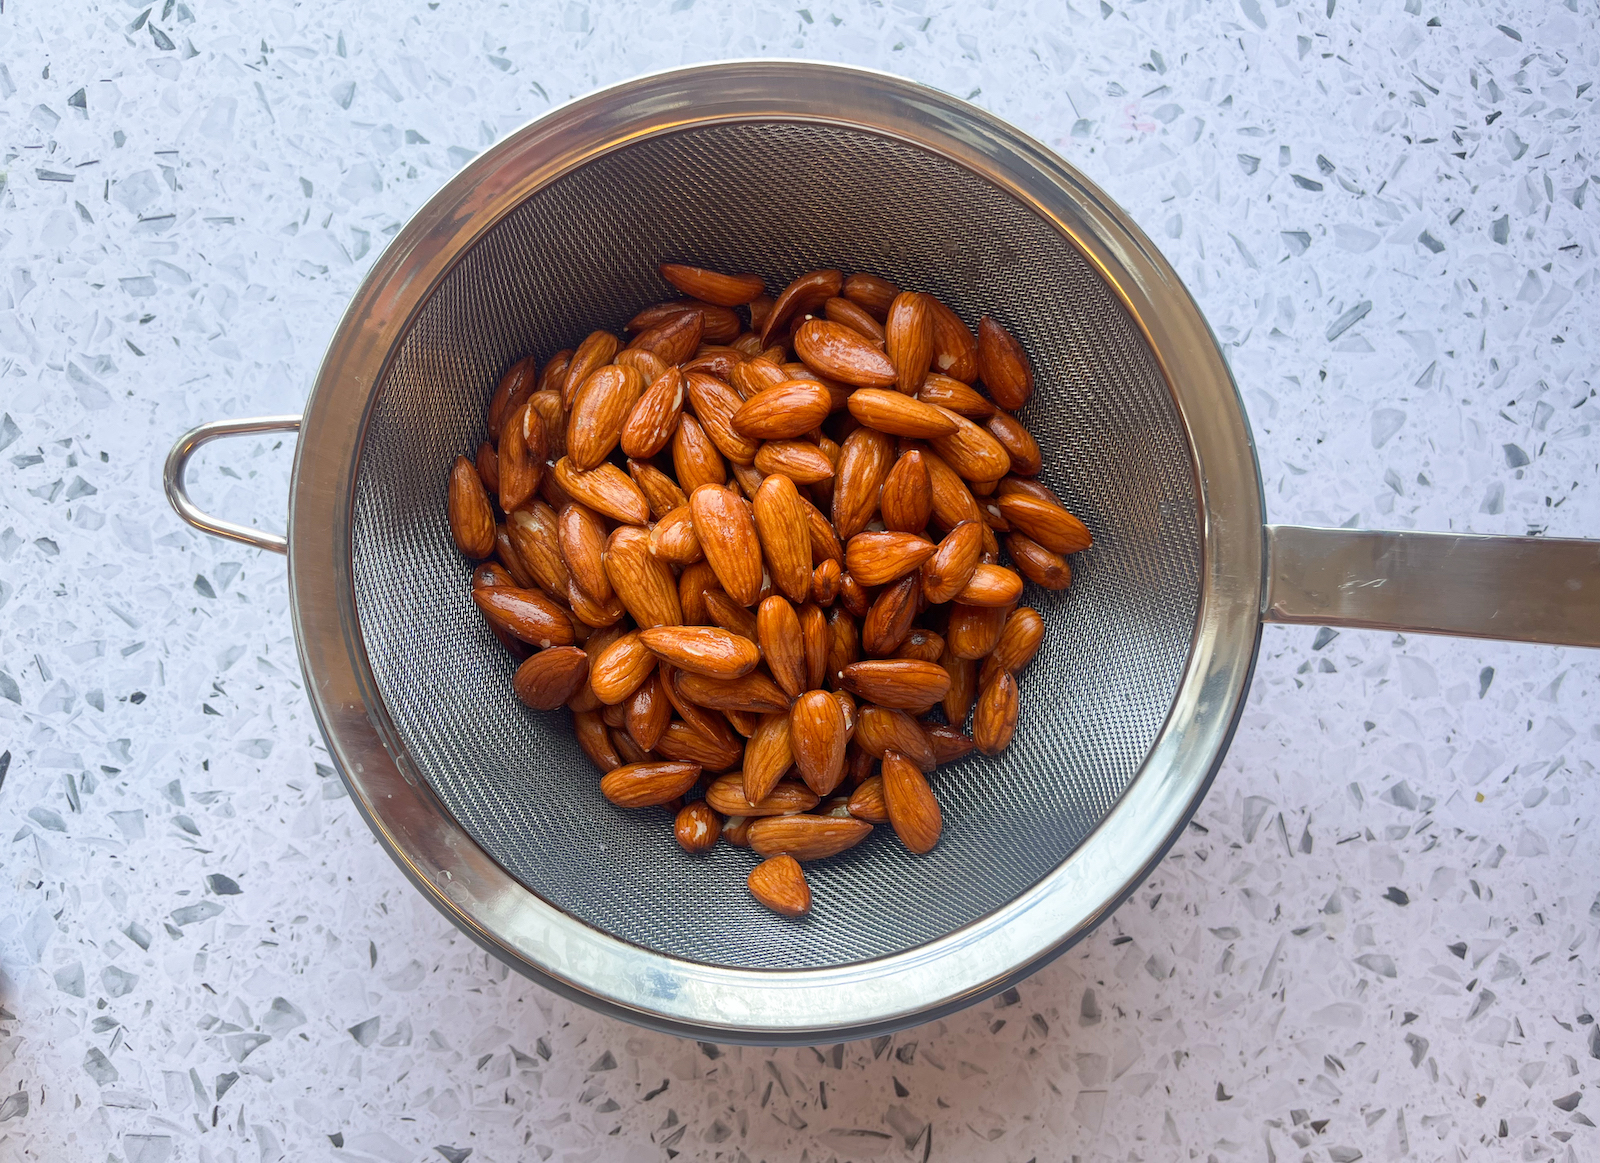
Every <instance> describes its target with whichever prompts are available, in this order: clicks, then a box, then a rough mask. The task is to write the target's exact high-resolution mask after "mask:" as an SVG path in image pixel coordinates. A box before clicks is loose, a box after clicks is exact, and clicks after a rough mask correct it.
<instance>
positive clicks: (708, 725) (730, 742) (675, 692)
mask: <svg viewBox="0 0 1600 1163" xmlns="http://www.w3.org/2000/svg"><path fill="white" fill-rule="evenodd" d="M658 670H659V672H660V674H661V685H662V687H663V688H664V689H665V690H666V692H667V701H668V702H670V703H671V704H672V709H673V710H675V711H677V712H678V717H679V718H681V719H682V720H683V721H684V723H685V724H687V725H688V726H689V727H690V728H692V729H693V730H694V731H695V732H696V733H697V734H698V735H702V736H704V737H705V738H706V739H708V740H710V741H711V743H712V744H713V745H714V746H716V747H718V748H723V747H726V748H727V749H728V750H729V752H730V753H731V752H732V751H734V750H735V749H737V751H738V753H739V754H740V755H742V754H743V753H744V744H743V743H742V742H741V741H740V740H739V739H738V738H737V737H736V736H735V735H734V732H733V729H732V728H730V727H729V725H728V718H727V716H726V715H724V714H722V713H721V712H720V711H716V710H714V709H712V708H710V707H703V706H701V705H700V704H699V703H696V702H694V701H692V700H691V699H689V698H687V697H685V695H684V693H683V691H682V690H680V689H679V684H680V683H682V682H683V680H684V679H685V678H687V677H688V676H687V675H685V674H682V673H681V672H680V671H679V670H678V668H677V667H675V666H673V665H672V663H670V662H666V661H662V663H661V664H660V666H659V668H658ZM657 746H658V747H659V746H660V745H659V744H657Z"/></svg>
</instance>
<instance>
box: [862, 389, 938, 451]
mask: <svg viewBox="0 0 1600 1163" xmlns="http://www.w3.org/2000/svg"><path fill="white" fill-rule="evenodd" d="M846 406H847V407H848V408H849V409H850V415H852V416H854V417H855V418H856V419H857V420H859V421H860V422H861V423H863V424H865V425H866V426H867V427H868V428H876V429H877V430H878V431H879V432H887V433H889V434H890V435H891V436H910V437H913V438H915V439H918V440H926V439H931V438H932V437H935V436H951V435H954V433H955V432H956V431H957V430H958V429H959V428H960V426H961V425H960V423H959V420H960V417H959V416H958V414H956V413H952V412H950V411H949V410H947V409H944V408H938V407H935V406H934V405H932V404H925V403H923V402H922V401H921V400H919V399H917V398H916V397H915V396H910V395H901V394H900V393H899V392H896V391H890V390H888V389H884V388H857V389H856V390H855V391H854V392H851V393H850V399H849V402H848V403H847V405H846Z"/></svg>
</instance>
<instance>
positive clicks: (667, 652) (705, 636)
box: [639, 626, 761, 678]
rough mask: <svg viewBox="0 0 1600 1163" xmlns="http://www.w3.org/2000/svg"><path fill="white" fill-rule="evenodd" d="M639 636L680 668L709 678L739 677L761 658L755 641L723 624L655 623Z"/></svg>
mask: <svg viewBox="0 0 1600 1163" xmlns="http://www.w3.org/2000/svg"><path fill="white" fill-rule="evenodd" d="M639 640H640V641H641V642H643V643H644V644H645V645H646V646H647V647H649V648H650V650H651V651H652V652H653V653H654V654H655V655H656V657H658V658H662V659H665V660H666V661H668V662H670V663H672V665H673V666H674V667H676V668H677V669H678V670H680V671H686V672H689V673H692V674H703V675H705V676H706V677H708V678H739V677H740V676H741V675H746V674H749V673H750V672H751V671H752V670H754V669H755V668H756V663H758V662H760V661H761V653H760V651H758V650H757V649H756V644H755V643H754V642H752V641H750V639H748V638H742V637H740V636H739V635H737V634H731V633H729V632H728V631H727V630H724V629H722V628H721V627H719V626H652V627H650V628H649V629H645V630H640V631H639Z"/></svg>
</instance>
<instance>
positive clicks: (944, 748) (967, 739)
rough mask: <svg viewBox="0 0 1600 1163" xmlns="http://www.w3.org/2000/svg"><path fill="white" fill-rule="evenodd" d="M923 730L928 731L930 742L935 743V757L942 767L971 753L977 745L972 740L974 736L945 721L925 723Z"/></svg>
mask: <svg viewBox="0 0 1600 1163" xmlns="http://www.w3.org/2000/svg"><path fill="white" fill-rule="evenodd" d="M923 730H924V731H926V732H927V735H928V742H930V743H932V744H933V758H934V760H935V761H936V762H937V763H938V764H939V766H940V767H943V766H944V765H945V764H947V763H954V762H955V761H956V760H958V759H960V758H961V757H962V756H964V755H969V754H971V752H972V749H973V748H974V747H976V746H977V744H976V743H974V742H973V741H972V736H970V735H968V734H967V733H966V732H965V731H962V730H961V729H960V728H958V727H947V726H946V725H945V724H943V723H925V724H923Z"/></svg>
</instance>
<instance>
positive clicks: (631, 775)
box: [600, 762, 700, 808]
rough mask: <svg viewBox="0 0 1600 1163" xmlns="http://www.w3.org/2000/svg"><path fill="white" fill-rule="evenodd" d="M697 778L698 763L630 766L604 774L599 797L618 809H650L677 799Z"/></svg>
mask: <svg viewBox="0 0 1600 1163" xmlns="http://www.w3.org/2000/svg"><path fill="white" fill-rule="evenodd" d="M699 778H700V765H699V764H698V763H672V762H658V763H630V764H627V765H626V766H623V767H617V768H613V769H612V770H611V771H608V772H606V775H605V778H604V779H602V780H601V781H600V794H601V795H603V796H605V797H606V799H608V800H610V801H611V802H612V803H614V804H616V805H617V807H619V808H651V807H655V806H656V805H658V804H664V803H666V802H667V801H668V800H675V799H677V798H678V797H679V796H681V795H682V794H683V793H684V792H686V791H688V790H689V789H690V788H691V787H693V786H694V782H695V780H697V779H699Z"/></svg>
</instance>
